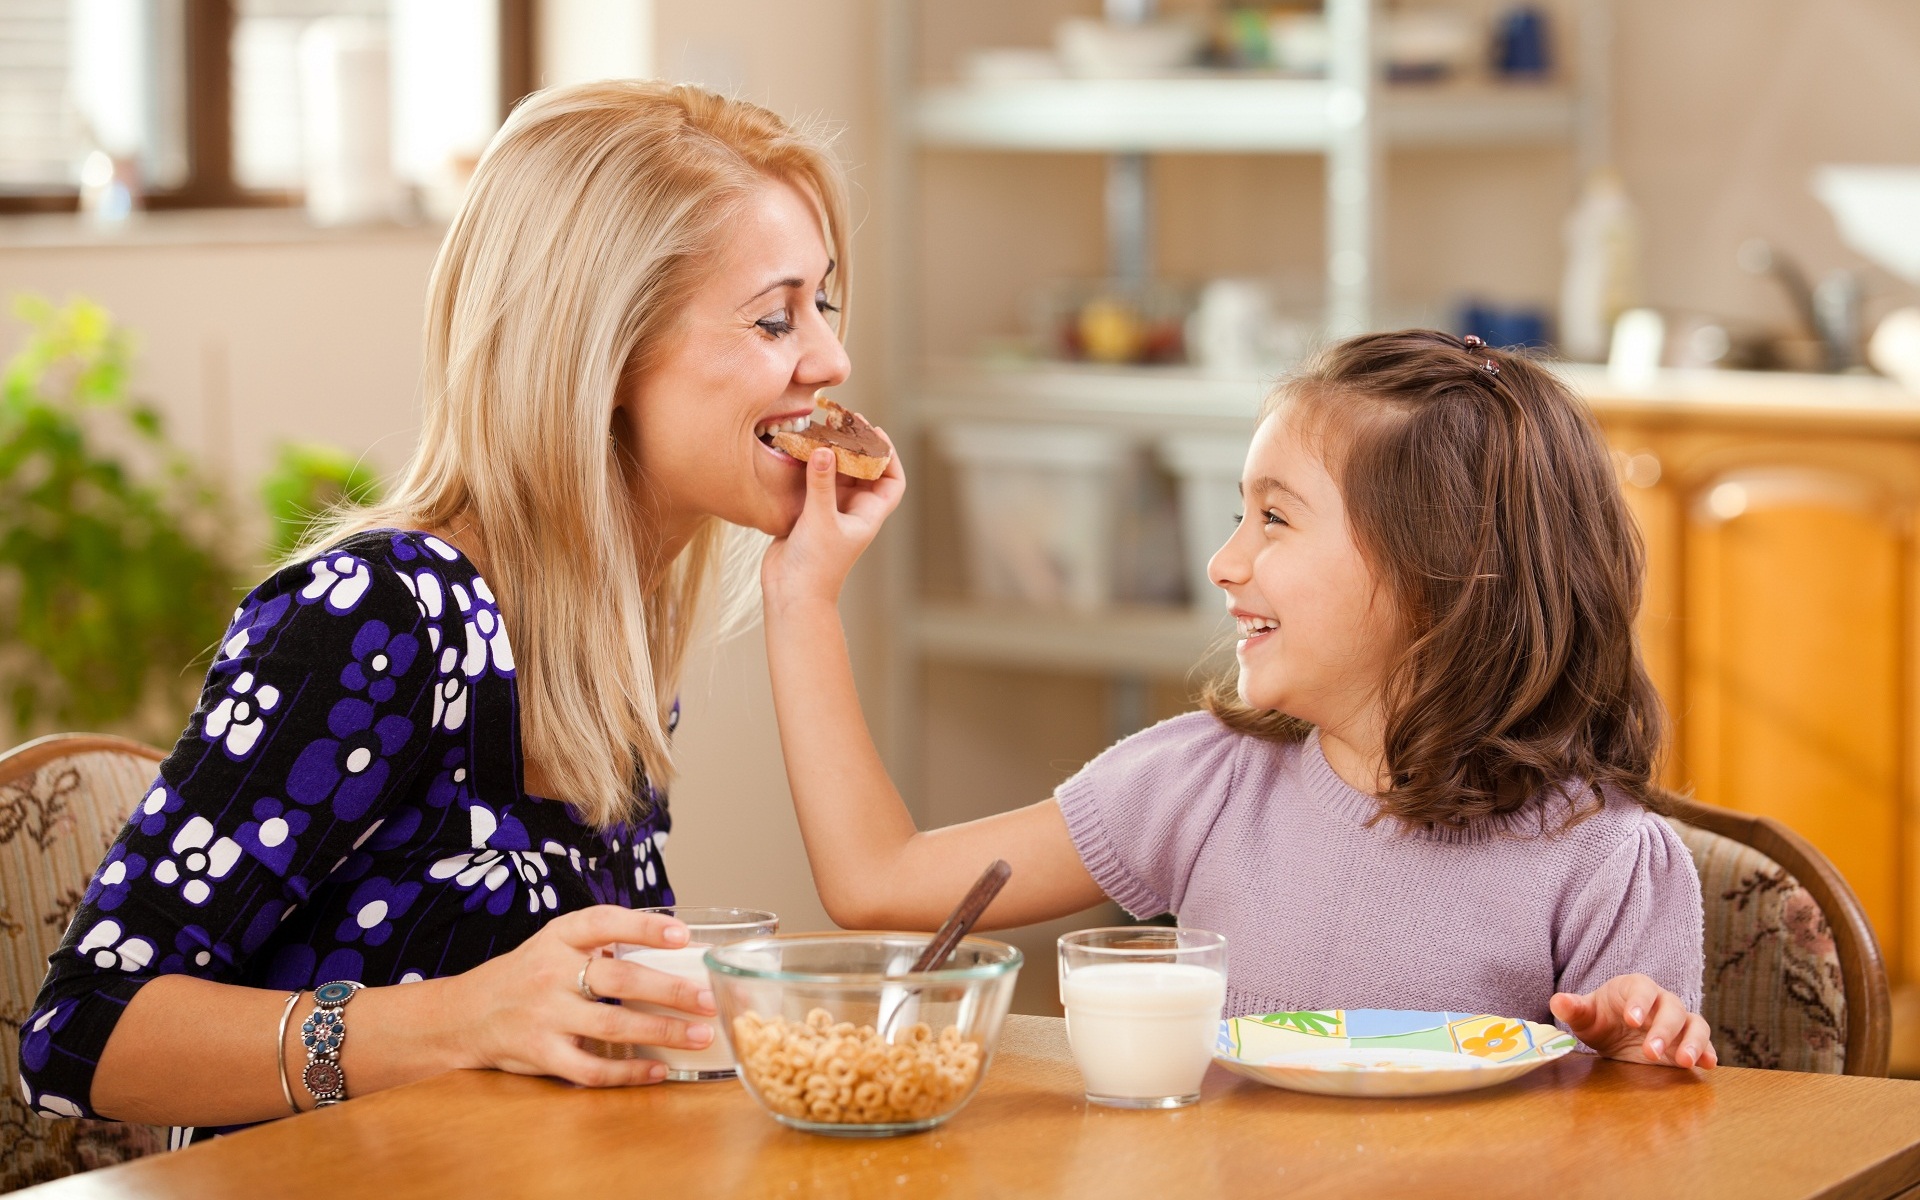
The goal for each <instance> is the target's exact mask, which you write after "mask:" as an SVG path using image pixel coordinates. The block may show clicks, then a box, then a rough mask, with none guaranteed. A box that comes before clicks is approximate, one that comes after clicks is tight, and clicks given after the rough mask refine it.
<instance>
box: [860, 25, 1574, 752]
mask: <svg viewBox="0 0 1920 1200" xmlns="http://www.w3.org/2000/svg"><path fill="white" fill-rule="evenodd" d="M918 2H920V0H893V2H892V3H890V4H889V6H888V7H887V9H886V13H887V29H886V31H885V35H884V39H883V47H884V53H885V55H886V64H885V66H886V71H885V75H886V78H887V80H888V81H889V92H890V99H891V103H890V106H889V107H890V114H891V121H892V128H891V131H890V137H889V153H890V164H889V170H888V176H889V187H888V193H889V195H890V196H891V197H892V200H891V205H892V212H891V217H892V219H891V221H890V226H891V228H892V231H893V233H892V241H891V244H890V247H889V249H890V258H891V259H892V263H893V270H894V279H893V287H892V289H891V290H892V293H893V294H894V295H895V296H898V297H901V298H902V299H901V301H900V303H901V305H902V307H911V306H913V305H915V304H917V303H918V298H919V292H918V281H917V276H916V273H915V266H914V262H913V248H914V246H915V244H916V237H915V233H914V231H915V229H916V228H917V225H918V221H919V219H920V218H919V210H918V178H917V176H918V163H919V160H920V158H921V156H922V155H925V154H930V153H947V152H965V153H978V152H990V153H1005V154H1034V153H1046V154H1061V153H1070V154H1091V155H1104V156H1107V160H1108V177H1107V188H1106V217H1107V227H1108V228H1107V234H1108V259H1109V262H1108V272H1109V274H1110V275H1113V276H1115V277H1117V278H1123V279H1124V278H1141V277H1144V276H1146V275H1147V274H1149V273H1150V269H1151V254H1150V247H1149V245H1148V240H1149V231H1150V229H1151V207H1152V197H1151V194H1150V191H1149V174H1148V172H1147V170H1146V167H1145V161H1146V159H1145V156H1147V155H1152V154H1158V153H1179V154H1209V153H1217V154H1228V153H1231V154H1249V153H1258V154H1285V155H1296V154H1304V155H1319V156H1322V157H1324V158H1325V160H1326V163H1327V170H1326V193H1325V195H1326V200H1325V205H1326V220H1325V229H1326V245H1325V252H1324V259H1323V261H1324V263H1325V276H1326V289H1325V294H1326V313H1325V328H1326V330H1327V332H1328V333H1329V335H1332V336H1345V335H1347V334H1351V333H1357V332H1361V331H1363V330H1366V329H1369V328H1372V327H1373V325H1372V318H1373V314H1374V311H1375V308H1376V302H1377V280H1378V276H1379V271H1378V260H1379V241H1380V239H1379V220H1380V211H1381V207H1382V205H1381V198H1382V189H1383V186H1384V185H1385V183H1386V180H1387V176H1388V171H1387V167H1388V155H1389V153H1390V152H1391V151H1392V150H1394V149H1396V148H1400V147H1410V148H1411V147H1421V148H1431V147H1458V148H1461V150H1462V152H1471V151H1472V150H1473V149H1475V148H1479V149H1492V148H1505V147H1519V146H1529V145H1567V146H1571V147H1573V148H1574V149H1575V151H1576V156H1575V157H1576V161H1577V162H1578V163H1579V165H1580V169H1581V170H1582V171H1585V170H1586V169H1589V168H1591V167H1592V166H1595V165H1597V164H1599V163H1601V162H1604V161H1605V158H1606V155H1605V152H1604V145H1605V141H1606V120H1605V111H1606V96H1605V91H1604V87H1603V84H1604V78H1605V62H1606V55H1607V14H1606V8H1605V3H1606V0H1582V3H1581V7H1580V9H1579V13H1580V22H1579V24H1580V28H1579V30H1578V39H1577V40H1578V49H1577V52H1576V53H1575V54H1574V55H1573V57H1574V59H1575V60H1576V63H1575V65H1576V72H1575V73H1576V75H1577V78H1578V81H1579V82H1578V86H1567V85H1558V86H1536V85H1513V86H1500V85H1492V84H1488V85H1480V86H1458V87H1455V86H1418V87H1406V88H1398V87H1392V86H1387V85H1385V84H1383V83H1381V82H1380V74H1381V72H1380V71H1379V70H1377V69H1376V65H1375V64H1376V61H1377V59H1376V54H1375V49H1374V30H1375V28H1376V24H1377V21H1376V11H1375V8H1376V0H1324V3H1325V7H1326V13H1327V20H1328V27H1329V35H1330V42H1331V53H1330V58H1329V66H1328V71H1327V73H1326V76H1325V77H1324V78H1290V77H1280V76H1274V75H1261V74H1242V73H1204V72H1193V73H1188V74H1182V75H1177V76H1171V77H1164V78H1149V79H1045V80H1029V81H1018V82H996V83H979V84H972V83H967V84H945V85H939V86H931V87H927V86H922V84H921V82H920V72H919V64H918V62H917V57H916V56H917V47H918V38H917V30H916V21H915V10H916V5H917V3H918ZM910 327H911V322H906V321H901V322H898V328H900V329H901V330H902V331H903V332H902V334H901V335H900V336H898V337H896V339H895V341H894V342H893V344H891V345H890V346H889V347H888V353H887V356H886V357H887V364H886V369H887V372H888V376H889V381H890V391H891V393H892V395H893V397H894V401H893V404H892V406H891V409H890V411H889V413H888V421H889V426H890V428H891V429H892V430H893V431H894V432H895V434H896V435H898V436H901V437H902V439H903V441H906V442H909V443H912V442H915V441H917V440H918V436H919V435H920V434H921V433H922V432H924V431H925V430H927V429H929V428H931V427H937V426H939V425H941V424H944V423H947V422H951V421H957V420H988V421H1002V420H1006V421H1050V422H1062V421H1065V422H1096V423H1100V424H1104V425H1108V426H1115V427H1119V428H1123V429H1127V430H1130V431H1133V432H1135V433H1137V434H1139V435H1140V436H1141V437H1142V438H1145V439H1152V438H1154V437H1157V436H1160V435H1162V434H1165V433H1169V432H1173V431H1175V430H1181V431H1194V430H1207V429H1212V430H1220V431H1227V432H1245V431H1246V430H1247V429H1248V427H1249V422H1250V419H1251V417H1252V415H1253V414H1254V413H1255V411H1256V410H1257V406H1258V404H1259V401H1260V398H1261V396H1262V395H1263V394H1264V393H1265V391H1266V388H1267V386H1268V384H1269V382H1270V380H1268V379H1264V378H1259V377H1253V376H1244V377H1220V376H1215V375H1208V374H1204V373H1202V372H1198V371H1191V370H1182V369H1169V368H1150V369H1126V368H1099V367H1090V366H1082V365H1077V364H1048V365H1044V366H1031V367H994V366H990V365H975V364H929V363H927V362H926V361H924V359H923V357H922V355H921V354H920V353H919V351H918V348H917V347H915V346H913V345H911V344H908V343H907V342H906V341H905V340H904V338H905V336H906V335H905V333H904V330H906V329H907V328H910ZM917 502H918V501H917V499H916V498H915V497H912V496H910V497H909V504H910V505H912V504H915V503H917ZM896 524H898V525H899V526H901V527H902V528H904V529H906V530H916V529H917V528H918V527H919V523H918V518H917V516H916V515H915V514H913V513H912V512H907V513H903V514H902V515H901V517H899V518H896ZM912 541H913V538H912V537H907V538H900V537H898V536H896V537H895V539H893V541H892V545H891V547H890V550H889V554H888V562H889V566H888V592H889V595H888V601H889V603H888V613H889V618H888V620H889V628H888V630H887V637H886V641H887V644H888V650H889V655H888V660H889V663H890V667H889V671H890V679H889V693H890V694H889V696H888V705H889V708H890V710H891V712H892V713H893V715H894V718H895V719H894V720H893V722H892V725H891V735H890V737H889V742H890V744H889V746H888V747H887V749H888V755H889V757H890V758H891V759H892V760H893V764H894V768H895V772H896V777H897V778H902V779H905V778H912V777H916V776H915V772H916V770H917V766H918V747H917V744H916V739H915V731H916V730H917V728H918V723H919V715H918V700H919V696H920V681H921V673H922V669H923V664H924V663H925V662H927V661H928V660H933V659H946V660H963V661H970V662H977V663H990V664H998V665H1006V666H1018V667H1024V668H1028V669H1032V668H1035V667H1040V668H1044V669H1055V670H1063V671H1075V672H1093V673H1101V674H1105V675H1107V676H1109V677H1110V678H1111V679H1113V680H1115V681H1116V688H1117V691H1116V695H1115V699H1116V703H1115V705H1114V706H1113V707H1114V708H1115V709H1116V711H1118V712H1119V713H1120V714H1121V716H1120V717H1119V718H1117V719H1116V725H1117V726H1123V725H1124V724H1126V722H1127V720H1129V719H1130V716H1129V714H1138V713H1140V712H1142V711H1143V710H1144V707H1145V705H1144V699H1143V696H1144V687H1143V684H1144V681H1145V680H1147V679H1151V678H1176V679H1177V678H1184V677H1187V676H1188V675H1189V674H1190V673H1191V672H1192V670H1193V669H1194V667H1195V666H1196V665H1197V664H1199V663H1200V662H1201V661H1202V659H1203V657H1204V656H1206V655H1207V654H1208V653H1209V651H1210V650H1213V651H1216V652H1217V651H1218V649H1219V648H1220V646H1221V643H1220V640H1219V634H1220V632H1221V630H1220V629H1219V628H1218V627H1217V626H1216V625H1214V624H1213V622H1212V620H1211V619H1210V618H1203V617H1200V616H1196V615H1193V614H1192V613H1189V612H1187V611H1185V610H1115V611H1111V612H1107V613H1101V614H1071V613H1035V612H1027V611H1020V610H1008V609H994V608H983V607H979V606H972V605H967V604H964V603H947V602H938V603H936V602H931V601H928V600H926V599H924V598H923V597H922V595H921V594H920V584H919V580H920V575H919V564H918V562H917V561H916V556H915V553H914V547H913V545H912ZM1124 732H1129V730H1127V729H1124V728H1118V727H1117V728H1116V733H1124Z"/></svg>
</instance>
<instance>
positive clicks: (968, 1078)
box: [733, 1008, 980, 1125]
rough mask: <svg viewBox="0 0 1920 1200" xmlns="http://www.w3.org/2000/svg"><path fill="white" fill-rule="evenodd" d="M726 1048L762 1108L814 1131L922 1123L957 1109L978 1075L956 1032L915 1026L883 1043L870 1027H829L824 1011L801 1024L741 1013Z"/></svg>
mask: <svg viewBox="0 0 1920 1200" xmlns="http://www.w3.org/2000/svg"><path fill="white" fill-rule="evenodd" d="M733 1044H734V1050H735V1052H736V1053H737V1054H738V1055H739V1061H740V1070H741V1071H742V1072H743V1073H744V1074H745V1075H746V1076H747V1079H748V1080H749V1081H750V1082H751V1083H752V1084H753V1087H754V1090H755V1091H757V1092H759V1093H760V1096H761V1098H762V1099H763V1100H764V1101H765V1102H766V1104H767V1106H768V1107H769V1108H771V1109H773V1110H774V1111H776V1112H779V1113H781V1114H782V1115H784V1116H788V1117H792V1118H793V1119H795V1120H799V1121H815V1122H818V1123H820V1124H822V1125H889V1124H895V1123H904V1122H908V1121H924V1120H926V1119H927V1118H929V1117H932V1116H935V1115H936V1114H938V1113H942V1112H945V1111H946V1110H947V1109H948V1108H950V1107H952V1106H953V1105H954V1104H956V1103H958V1102H959V1101H960V1100H961V1099H962V1098H964V1097H965V1096H966V1094H967V1092H968V1091H969V1090H970V1089H971V1088H972V1087H973V1084H974V1080H975V1079H977V1078H978V1077H979V1075H980V1045H979V1043H977V1042H970V1041H968V1040H966V1038H964V1037H962V1036H961V1034H960V1028H959V1026H957V1025H949V1026H947V1027H946V1028H945V1029H943V1030H941V1031H940V1032H939V1033H938V1034H937V1035H936V1034H935V1033H934V1032H933V1030H932V1029H931V1028H930V1027H929V1026H927V1025H925V1024H916V1025H913V1026H910V1027H908V1028H907V1029H905V1030H903V1031H902V1032H901V1034H900V1036H899V1038H898V1039H897V1040H895V1041H893V1042H891V1043H889V1042H886V1041H883V1040H882V1039H881V1037H880V1035H879V1034H878V1033H876V1032H875V1031H874V1028H873V1026H871V1025H860V1026H855V1025H854V1024H852V1023H851V1022H848V1021H840V1022H837V1023H836V1022H835V1021H834V1019H833V1014H832V1013H829V1012H828V1011H827V1010H826V1009H824V1008H816V1009H814V1010H813V1011H812V1012H810V1013H808V1014H807V1019H806V1020H805V1021H788V1020H786V1019H785V1018H783V1017H774V1018H772V1019H771V1020H769V1019H767V1018H765V1017H762V1016H760V1015H759V1014H758V1013H751V1012H749V1013H742V1014H741V1015H739V1016H737V1017H735V1018H734V1019H733Z"/></svg>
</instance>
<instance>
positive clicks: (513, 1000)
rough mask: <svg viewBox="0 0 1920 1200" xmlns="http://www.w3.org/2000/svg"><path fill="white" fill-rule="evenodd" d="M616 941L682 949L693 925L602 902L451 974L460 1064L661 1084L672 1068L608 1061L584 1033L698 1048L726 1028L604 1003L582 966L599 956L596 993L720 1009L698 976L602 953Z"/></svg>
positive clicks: (702, 1011)
mask: <svg viewBox="0 0 1920 1200" xmlns="http://www.w3.org/2000/svg"><path fill="white" fill-rule="evenodd" d="M614 942H627V943H631V944H636V945H642V946H658V947H661V948H664V949H673V948H677V947H680V946H684V945H686V944H687V927H686V926H685V925H683V924H681V923H680V922H679V921H676V920H673V919H672V918H671V917H663V916H659V915H658V914H654V913H639V912H634V911H632V910H630V909H625V908H620V907H618V906H616V905H610V904H601V905H596V906H594V907H593V908H584V909H581V910H579V911H578V912H570V913H566V914H564V915H562V916H558V917H555V918H554V919H553V920H552V921H549V922H548V923H547V925H546V927H545V928H543V929H541V930H540V932H538V933H536V934H534V935H533V936H532V937H530V938H528V939H527V940H526V941H524V942H522V943H521V944H520V945H519V946H517V947H515V948H514V949H513V950H510V951H508V952H507V953H505V954H502V955H500V956H499V957H498V958H495V959H492V960H490V961H488V962H485V963H482V964H481V965H480V966H477V967H475V968H474V969H473V970H471V971H468V972H467V973H466V974H464V975H458V976H455V977H454V978H452V979H449V980H447V981H446V983H447V984H448V985H450V989H451V990H452V991H453V993H454V994H453V995H452V996H451V997H450V998H449V999H450V1005H449V1007H450V1010H451V1013H452V1016H453V1019H454V1020H455V1021H456V1022H458V1023H459V1027H460V1028H459V1032H458V1033H457V1035H456V1036H457V1037H458V1038H459V1039H460V1046H459V1051H458V1053H457V1057H458V1058H459V1059H460V1065H461V1066H466V1067H493V1068H497V1069H499V1070H502V1071H512V1072H514V1073H515V1074H519V1075H557V1076H559V1077H560V1078H562V1079H567V1080H571V1081H572V1082H574V1083H578V1084H582V1085H584V1086H587V1087H611V1086H619V1085H625V1084H636V1083H657V1082H659V1081H660V1080H661V1079H663V1078H665V1077H666V1073H667V1067H666V1064H665V1063H660V1062H652V1061H648V1060H645V1059H611V1058H601V1057H600V1056H599V1055H596V1054H591V1053H589V1052H587V1051H586V1050H584V1049H582V1048H581V1046H580V1042H579V1039H580V1038H596V1039H598V1040H600V1041H603V1042H616V1043H626V1044H632V1045H648V1046H673V1047H678V1048H682V1049H689V1050H699V1049H703V1048H704V1047H706V1046H708V1045H710V1044H712V1042H713V1039H714V1038H715V1037H716V1036H718V1034H717V1031H716V1030H715V1029H714V1027H713V1026H712V1025H711V1024H708V1023H705V1022H698V1021H695V1022H688V1021H679V1020H675V1019H673V1018H671V1017H660V1016H654V1015H652V1014H649V1013H643V1012H638V1011H635V1010H634V1009H631V1008H624V1007H621V1006H619V1005H615V1004H596V1003H595V1002H593V1001H591V1000H588V999H587V998H586V997H584V996H582V995H581V994H580V986H579V981H580V968H581V967H583V966H586V965H587V961H588V959H589V958H591V959H592V964H593V965H592V966H591V967H590V968H589V969H588V972H587V986H588V987H590V988H592V989H593V991H594V994H595V995H599V996H605V997H608V998H610V999H620V1000H644V1001H646V1002H648V1003H650V1004H658V1005H661V1006H663V1007H666V1008H674V1009H679V1010H680V1011H682V1012H685V1013H689V1014H691V1015H694V1016H711V1015H713V1012H714V1007H713V993H712V992H710V991H708V990H706V989H704V988H702V987H700V986H699V985H698V984H697V983H695V982H694V981H692V980H689V979H682V978H680V977H678V976H675V975H668V974H666V973H665V972H663V971H655V970H653V969H652V968H650V967H643V966H640V965H639V964H638V963H630V962H624V961H622V960H620V959H617V958H606V957H600V956H601V955H602V953H603V949H604V948H605V947H607V946H609V945H611V944H612V943H614Z"/></svg>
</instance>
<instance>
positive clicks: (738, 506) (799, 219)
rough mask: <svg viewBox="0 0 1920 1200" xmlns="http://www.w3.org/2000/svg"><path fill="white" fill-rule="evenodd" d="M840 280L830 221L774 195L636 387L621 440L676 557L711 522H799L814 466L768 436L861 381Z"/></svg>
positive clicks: (731, 234)
mask: <svg viewBox="0 0 1920 1200" xmlns="http://www.w3.org/2000/svg"><path fill="white" fill-rule="evenodd" d="M833 269H834V263H833V261H832V258H831V257H830V255H829V254H828V251H827V245H826V239H825V237H824V236H823V234H822V231H821V219H820V211H819V208H818V207H817V206H816V205H815V204H814V203H813V202H812V201H811V200H810V199H809V198H808V197H807V196H805V195H804V194H803V193H801V192H800V191H799V189H797V188H795V187H793V186H792V185H790V184H786V183H781V182H776V181H769V182H768V184H767V186H766V187H764V188H762V189H761V190H760V191H759V192H757V193H756V194H755V195H754V196H753V197H751V198H750V199H749V200H748V201H747V202H746V203H745V204H744V205H743V206H742V209H741V211H740V214H739V216H738V217H737V218H736V219H735V220H734V221H733V222H732V223H731V224H730V225H729V227H728V236H727V240H726V242H725V244H724V245H722V246H721V247H720V248H719V250H718V251H717V252H716V253H715V255H714V260H713V263H712V266H711V269H710V270H709V272H708V274H707V276H706V278H705V280H704V281H703V282H702V283H701V285H700V287H699V289H698V290H697V291H695V292H694V294H693V297H692V299H691V300H690V302H689V303H688V305H687V308H686V311H685V312H684V313H683V314H682V315H681V320H680V325H679V328H678V329H677V330H676V331H675V333H674V334H672V335H671V338H672V340H671V341H670V342H669V343H668V344H667V346H666V347H665V349H664V351H663V353H662V354H661V355H660V356H659V358H658V359H657V360H656V361H655V363H654V364H653V366H652V368H651V369H650V370H648V371H647V372H645V374H644V375H642V376H640V377H639V378H638V379H637V380H635V381H634V382H633V383H632V384H631V385H630V389H631V390H630V392H629V393H628V394H627V395H626V396H625V397H623V399H622V402H621V404H620V407H619V410H618V411H617V412H616V413H615V415H614V427H615V428H614V434H615V436H616V437H619V438H621V439H622V440H623V441H624V442H625V444H626V446H627V449H628V450H629V452H630V454H631V457H632V459H633V461H634V462H635V464H636V465H637V467H638V471H637V473H636V474H637V479H638V487H639V488H640V491H641V494H640V495H639V496H638V497H636V498H637V499H638V500H639V502H640V503H641V504H642V505H643V506H644V507H645V508H646V510H647V511H648V513H649V514H650V516H651V518H652V520H653V522H654V524H655V526H656V528H657V529H658V530H659V532H660V533H661V535H662V537H663V539H664V540H665V541H666V542H667V543H668V544H670V545H671V544H673V543H675V542H676V541H678V540H680V539H683V538H684V537H686V536H687V534H688V533H690V532H691V530H692V528H693V527H694V526H696V525H697V523H698V522H699V521H700V520H701V519H703V518H706V517H719V518H720V519H722V520H725V521H730V522H732V523H733V524H735V525H746V526H750V527H752V528H754V529H758V530H760V531H761V532H763V533H770V534H774V535H776V536H778V535H783V534H786V533H787V532H789V531H790V530H791V529H792V528H793V524H794V522H795V521H796V520H798V519H799V517H800V508H801V504H802V502H803V501H804V500H805V498H806V472H805V470H804V468H805V466H806V464H805V463H803V462H800V461H798V460H796V459H792V458H789V457H787V456H786V455H785V454H783V453H781V452H780V451H778V450H775V449H774V448H773V447H772V445H771V444H769V443H767V442H764V441H762V440H761V434H762V433H763V431H764V430H765V429H766V427H767V426H768V425H769V424H777V423H780V422H786V421H794V420H802V419H805V418H806V417H807V416H808V415H809V414H810V413H812V412H813V407H814V405H813V394H814V392H815V391H817V390H819V389H821V388H828V387H834V386H836V385H838V384H840V383H843V382H845V381H846V378H847V375H848V372H849V371H850V370H851V369H852V368H851V364H850V363H849V362H848V361H847V352H846V348H845V347H844V346H842V345H841V343H840V338H839V336H838V334H837V332H836V325H835V323H834V316H835V314H836V312H837V311H838V310H837V309H835V308H834V307H833V306H832V305H831V304H829V303H828V301H827V281H828V277H829V276H830V275H831V273H832V271H833Z"/></svg>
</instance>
